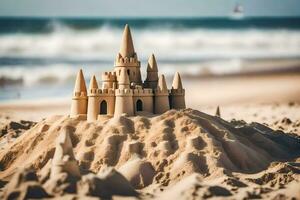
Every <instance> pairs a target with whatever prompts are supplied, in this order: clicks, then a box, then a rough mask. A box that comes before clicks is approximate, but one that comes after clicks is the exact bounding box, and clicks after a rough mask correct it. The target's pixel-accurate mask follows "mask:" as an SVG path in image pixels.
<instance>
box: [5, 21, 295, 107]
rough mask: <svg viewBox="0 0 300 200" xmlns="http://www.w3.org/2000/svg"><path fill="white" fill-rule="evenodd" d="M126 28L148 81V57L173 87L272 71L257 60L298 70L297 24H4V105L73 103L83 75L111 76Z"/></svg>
mask: <svg viewBox="0 0 300 200" xmlns="http://www.w3.org/2000/svg"><path fill="white" fill-rule="evenodd" d="M126 23H127V24H129V25H130V28H131V32H132V36H133V40H134V45H135V50H136V52H137V55H138V57H139V59H140V60H141V63H142V76H143V77H145V71H146V64H147V59H148V57H149V56H150V54H151V53H154V54H155V56H156V58H157V62H158V67H159V71H160V73H164V74H166V76H167V77H170V78H169V79H168V80H171V77H172V76H173V74H174V73H175V72H176V71H179V72H181V73H182V74H184V75H190V76H198V75H203V74H213V75H224V74H232V73H240V72H242V71H247V70H248V71H249V70H250V71H251V70H259V69H264V70H265V69H266V68H272V67H274V66H272V65H270V64H267V65H264V64H263V65H254V64H253V63H257V61H265V62H262V63H270V62H269V61H272V62H274V61H277V60H279V61H282V60H284V61H287V63H290V61H295V62H294V63H296V65H297V64H299V59H300V18H278V17H277V18H244V19H239V20H237V19H232V18H193V19H176V18H170V19H161V18H154V19H130V18H129V19H95V18H93V19H87V18H78V19H48V18H0V101H2V102H4V101H6V102H7V101H12V100H14V101H15V100H26V99H29V100H30V99H33V98H34V99H43V98H52V97H55V98H66V97H69V96H70V95H71V93H72V89H73V85H74V81H75V80H74V79H75V75H76V73H77V71H78V69H79V68H83V69H84V73H85V74H84V75H85V77H86V81H87V82H88V81H89V79H90V77H91V76H92V75H93V74H96V76H97V77H98V81H99V83H100V76H101V72H103V71H106V70H112V69H113V64H114V59H115V56H116V55H117V53H118V50H119V48H120V42H121V37H122V32H123V28H124V25H125V24H126ZM245 63H246V64H245ZM249 63H250V64H249ZM251 63H252V64H251ZM275 63H276V62H275ZM281 63H282V62H281ZM294 65H295V64H294ZM294 65H292V66H293V67H294ZM279 67H285V66H282V64H281V65H280V66H279ZM169 85H170V83H169Z"/></svg>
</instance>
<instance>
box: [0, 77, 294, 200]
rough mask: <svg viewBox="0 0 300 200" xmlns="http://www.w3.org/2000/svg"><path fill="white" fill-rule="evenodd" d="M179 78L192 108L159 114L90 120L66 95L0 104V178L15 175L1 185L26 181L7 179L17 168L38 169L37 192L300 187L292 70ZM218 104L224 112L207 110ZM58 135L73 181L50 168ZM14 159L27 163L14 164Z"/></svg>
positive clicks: (239, 192)
mask: <svg viewBox="0 0 300 200" xmlns="http://www.w3.org/2000/svg"><path fill="white" fill-rule="evenodd" d="M183 80H184V77H183ZM184 83H185V85H184V86H185V87H188V88H189V90H187V93H186V99H187V107H188V108H190V109H187V110H184V111H174V110H171V111H168V112H166V113H164V114H162V115H161V116H150V117H149V116H137V117H119V118H112V119H109V118H107V119H103V121H99V122H97V123H87V122H84V121H81V120H80V119H74V120H70V119H69V118H68V117H67V115H68V114H69V110H70V101H69V99H56V100H52V101H49V100H40V101H32V102H31V101H22V102H10V103H2V104H0V110H1V113H0V114H1V118H0V119H1V129H2V130H1V131H2V136H1V150H0V167H1V172H0V179H1V181H2V182H3V183H5V182H6V181H9V180H14V181H15V182H14V183H13V182H12V181H11V182H10V183H9V184H8V186H7V187H8V188H11V189H5V190H4V191H2V192H4V193H3V194H4V195H8V194H13V193H10V192H12V191H13V190H12V187H13V184H17V183H18V184H21V185H26V184H27V182H26V181H27V180H26V178H21V179H20V178H19V179H18V181H17V179H16V177H15V178H13V179H12V177H13V175H14V174H17V175H15V176H19V177H26V176H29V175H28V174H32V173H37V175H36V176H37V178H35V179H34V180H31V184H32V183H33V182H34V184H35V185H34V187H35V188H38V189H39V191H42V192H40V193H39V194H40V195H42V196H41V197H47V195H49V194H53V192H54V191H56V192H58V191H59V192H60V193H61V194H65V193H67V194H70V193H71V194H72V195H75V196H77V197H81V198H83V197H85V196H94V195H96V193H95V192H96V191H97V190H95V188H97V187H98V186H97V185H99V183H100V182H101V184H103V185H105V187H106V189H105V191H106V193H105V192H104V193H102V192H101V191H102V190H101V189H98V191H99V192H98V193H97V195H96V196H98V197H99V196H100V197H108V198H111V197H113V199H118V196H119V197H120V196H123V197H124V196H131V198H132V199H136V198H141V199H153V198H157V199H170V198H175V199H190V198H200V199H206V198H222V199H224V198H228V199H242V198H246V199H247V198H268V199H272V198H274V199H276V198H290V197H300V193H299V187H298V186H299V184H300V176H299V172H300V168H299V159H300V157H299V155H300V154H299V153H300V152H299V143H297V142H299V136H300V121H299V119H300V95H299V94H300V75H299V74H297V73H294V74H270V75H251V76H233V77H219V78H202V79H196V80H195V79H191V80H184ZM217 106H220V117H221V118H222V119H221V118H219V117H215V116H214V115H215V112H216V108H217ZM199 111H200V112H199ZM223 119H224V120H226V121H224V120H223ZM24 120H25V121H24ZM26 121H34V123H33V124H28V122H26ZM12 122H14V123H15V124H13V123H12ZM36 123H37V124H36ZM64 127H67V129H65V128H64ZM269 128H271V129H269ZM183 133H184V134H183ZM62 135H64V136H62ZM69 137H70V139H68V138H69ZM58 138H61V139H60V140H61V142H62V144H63V145H65V146H64V148H67V146H69V147H68V148H69V149H70V148H71V149H73V150H71V151H72V152H73V151H74V157H73V158H72V155H71V154H69V153H68V155H69V156H70V155H71V158H72V159H73V161H72V159H71V160H68V161H67V163H68V166H72V168H68V170H69V171H68V170H67V174H68V176H75V175H74V174H73V175H72V173H74V171H72V173H71V171H70V170H71V169H72V170H74V169H75V168H76V169H77V168H78V170H80V174H79V175H78V173H79V172H78V173H77V175H78V176H79V177H80V178H79V179H78V181H75V182H74V180H75V179H74V180H73V181H72V180H69V179H66V180H65V179H63V178H62V177H60V175H56V176H55V177H56V178H57V179H55V180H54V178H53V177H54V176H53V177H52V175H50V176H49V174H52V173H54V172H53V170H54V169H53V167H52V168H51V167H50V166H51V164H50V163H49V162H52V166H53V162H54V161H51V158H52V157H53V160H55V159H56V158H55V154H57V153H55V154H54V152H56V151H58V150H55V149H57V148H58V147H57V144H56V142H55V141H56V140H58ZM276 138H280V139H279V140H278V139H276ZM68 140H70V141H71V142H70V141H69V142H68ZM72 145H73V146H74V148H72ZM45 147H46V148H45ZM66 152H70V150H68V151H66ZM72 154H73V153H72ZM74 160H75V161H76V160H77V161H76V162H74ZM55 162H56V161H55ZM64 162H65V161H64ZM21 163H22V164H21ZM20 165H22V166H23V167H31V169H30V170H31V171H30V170H29V169H25V170H23V171H18V170H20V169H19V167H18V166H20ZM110 166H113V167H114V168H115V169H116V170H117V172H116V171H113V170H112V169H111V168H109V167H110ZM32 168H33V169H34V170H35V171H32ZM119 173H120V174H119ZM47 174H48V175H47ZM95 174H98V175H97V176H96V175H95ZM51 177H52V178H51ZM99 177H101V178H99ZM109 177H111V178H109ZM123 179H124V181H121V182H122V183H121V182H120V180H123ZM57 180H64V182H65V184H68V187H67V188H69V190H71V189H72V188H73V189H74V188H75V187H76V188H77V190H76V191H77V192H70V191H69V190H67V189H64V187H62V185H59V184H58V182H57ZM76 180H77V179H76ZM16 181H17V182H16ZM20 181H21V182H20ZM32 181H33V182H32ZM97 181H98V182H99V183H98V182H97ZM114 181H117V182H118V183H115V182H114ZM74 183H77V186H76V185H74ZM78 184H79V185H78ZM112 184H113V185H112ZM26 187H27V186H26ZM103 187H104V186H103ZM111 187H113V189H112V188H111ZM70 188H71V189H70ZM87 188H88V189H87ZM93 188H94V189H93ZM122 188H127V189H126V190H122ZM19 191H20V192H21V194H23V192H25V191H27V192H28V191H30V190H29V189H24V188H20V190H19ZM124 191H126V192H124ZM24 194H25V193H24ZM43 194H44V195H46V194H47V195H46V196H43ZM72 195H71V196H72ZM116 195H117V196H116Z"/></svg>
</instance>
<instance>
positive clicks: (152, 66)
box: [147, 54, 158, 72]
mask: <svg viewBox="0 0 300 200" xmlns="http://www.w3.org/2000/svg"><path fill="white" fill-rule="evenodd" d="M147 72H158V69H157V63H156V59H155V56H154V54H151V56H150V58H149V60H148V65H147Z"/></svg>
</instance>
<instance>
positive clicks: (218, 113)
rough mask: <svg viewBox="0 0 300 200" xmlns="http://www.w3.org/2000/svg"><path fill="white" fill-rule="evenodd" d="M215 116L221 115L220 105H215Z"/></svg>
mask: <svg viewBox="0 0 300 200" xmlns="http://www.w3.org/2000/svg"><path fill="white" fill-rule="evenodd" d="M215 116H216V117H221V113H220V107H219V106H218V107H217V110H216V114H215Z"/></svg>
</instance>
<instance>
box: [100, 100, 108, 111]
mask: <svg viewBox="0 0 300 200" xmlns="http://www.w3.org/2000/svg"><path fill="white" fill-rule="evenodd" d="M100 115H107V103H106V101H105V100H103V101H101V103H100Z"/></svg>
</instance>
